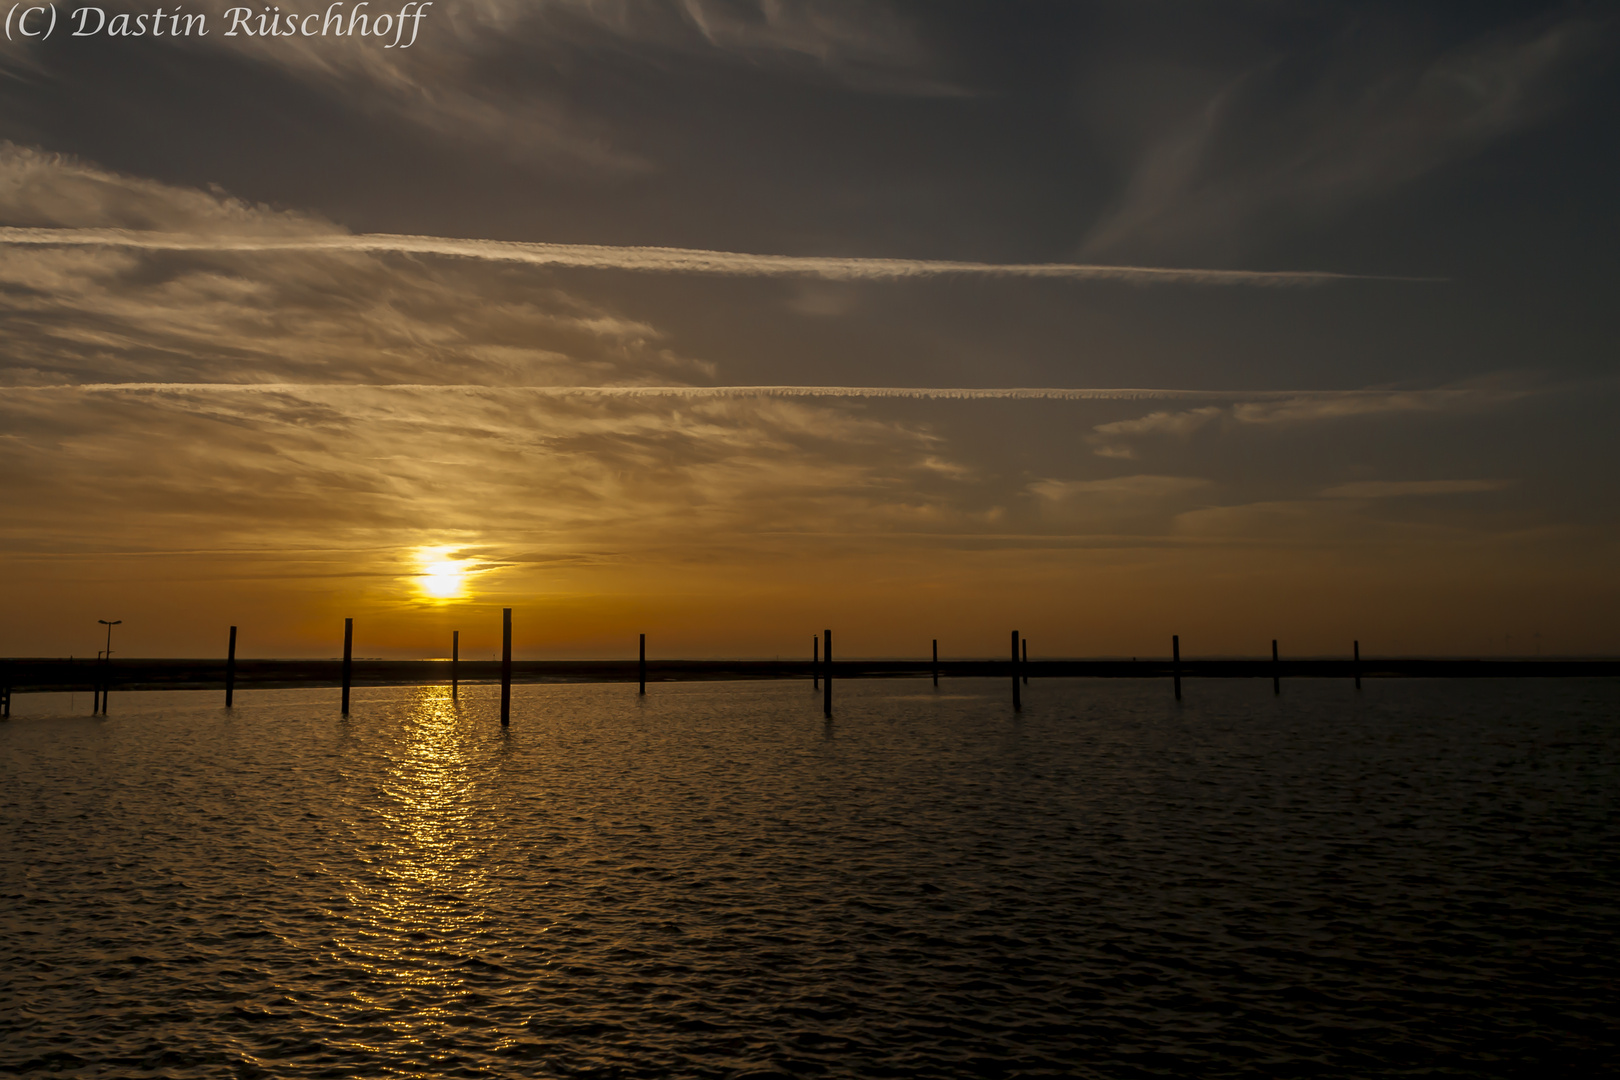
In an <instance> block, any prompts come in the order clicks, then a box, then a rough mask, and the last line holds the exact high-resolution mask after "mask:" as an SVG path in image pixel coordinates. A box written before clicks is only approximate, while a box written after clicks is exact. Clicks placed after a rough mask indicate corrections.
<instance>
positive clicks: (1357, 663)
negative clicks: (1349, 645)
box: [1350, 641, 1361, 690]
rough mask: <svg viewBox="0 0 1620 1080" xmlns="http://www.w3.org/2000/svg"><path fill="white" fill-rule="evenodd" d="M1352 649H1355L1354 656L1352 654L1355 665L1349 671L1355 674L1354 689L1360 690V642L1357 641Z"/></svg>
mask: <svg viewBox="0 0 1620 1080" xmlns="http://www.w3.org/2000/svg"><path fill="white" fill-rule="evenodd" d="M1354 649H1355V654H1354V655H1355V664H1354V666H1352V667H1351V669H1350V670H1351V671H1353V672H1355V674H1356V689H1357V690H1360V689H1361V642H1360V641H1357V642H1356V643H1355V645H1354Z"/></svg>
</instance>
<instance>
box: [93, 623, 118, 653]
mask: <svg viewBox="0 0 1620 1080" xmlns="http://www.w3.org/2000/svg"><path fill="white" fill-rule="evenodd" d="M123 621H124V620H123V619H114V620H113V621H112V622H108V621H107V620H106V619H97V620H96V622H98V623H100V624H101V625H102V626H105V627H106V628H107V659H108V660H109V661H110V660H111V659H112V628H113V627H115V626H118V625H120V624H121V623H122V622H123Z"/></svg>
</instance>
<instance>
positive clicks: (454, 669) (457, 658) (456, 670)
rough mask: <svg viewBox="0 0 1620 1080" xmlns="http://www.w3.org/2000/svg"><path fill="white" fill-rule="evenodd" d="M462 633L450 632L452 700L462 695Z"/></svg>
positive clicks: (457, 631)
mask: <svg viewBox="0 0 1620 1080" xmlns="http://www.w3.org/2000/svg"><path fill="white" fill-rule="evenodd" d="M460 668H461V631H460V630H452V631H450V700H451V701H454V700H456V698H457V697H459V696H460V695H461V670H460Z"/></svg>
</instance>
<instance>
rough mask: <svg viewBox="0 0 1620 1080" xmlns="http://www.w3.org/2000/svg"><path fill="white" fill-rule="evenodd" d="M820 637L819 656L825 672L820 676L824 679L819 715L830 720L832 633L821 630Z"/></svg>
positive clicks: (822, 681)
mask: <svg viewBox="0 0 1620 1080" xmlns="http://www.w3.org/2000/svg"><path fill="white" fill-rule="evenodd" d="M821 636H822V641H823V645H822V648H821V654H822V657H823V658H824V659H825V660H826V662H827V670H826V671H824V672H822V674H823V675H824V676H825V678H823V679H822V680H821V714H822V715H823V716H825V717H826V718H827V719H829V720H831V719H832V631H831V630H823V631H822V632H821Z"/></svg>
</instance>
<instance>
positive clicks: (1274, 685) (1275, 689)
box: [1271, 638, 1282, 694]
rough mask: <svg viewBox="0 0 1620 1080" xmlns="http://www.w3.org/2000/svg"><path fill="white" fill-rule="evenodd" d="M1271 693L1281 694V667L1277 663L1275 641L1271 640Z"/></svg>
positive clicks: (1274, 639)
mask: <svg viewBox="0 0 1620 1080" xmlns="http://www.w3.org/2000/svg"><path fill="white" fill-rule="evenodd" d="M1271 692H1272V693H1273V694H1280V693H1282V667H1281V666H1280V665H1279V664H1278V663H1277V639H1276V638H1272V639H1271Z"/></svg>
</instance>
